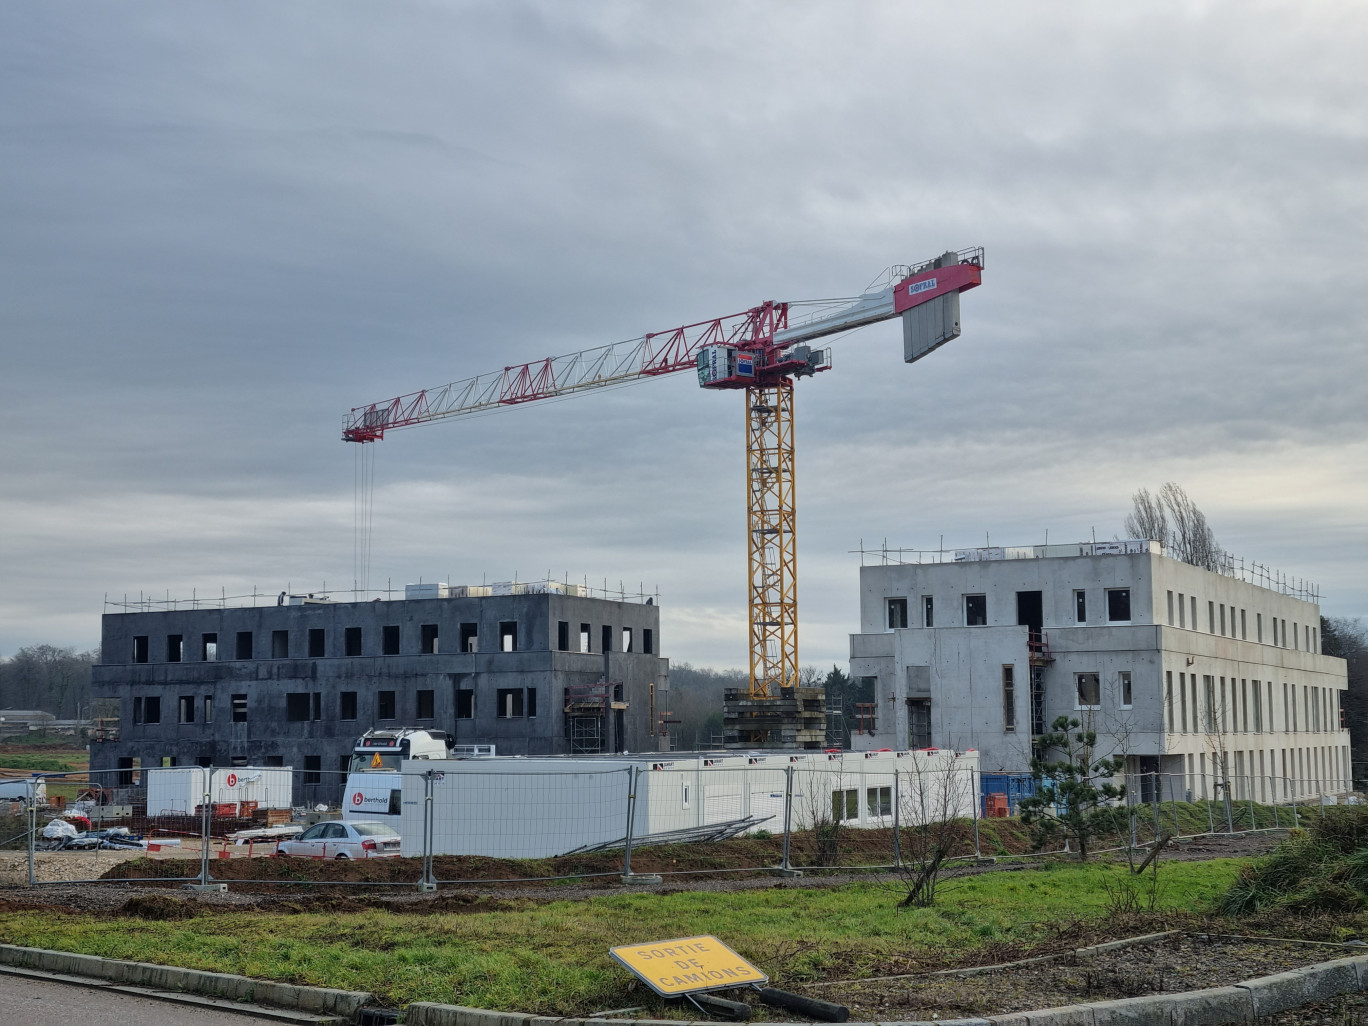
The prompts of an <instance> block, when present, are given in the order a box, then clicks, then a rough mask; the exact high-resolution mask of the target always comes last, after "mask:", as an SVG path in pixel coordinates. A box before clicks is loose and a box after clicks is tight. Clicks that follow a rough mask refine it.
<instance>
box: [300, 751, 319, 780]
mask: <svg viewBox="0 0 1368 1026" xmlns="http://www.w3.org/2000/svg"><path fill="white" fill-rule="evenodd" d="M322 771H323V756H321V755H306V756H304V783H306V784H317V783H321V782H322V780H323V772H322Z"/></svg>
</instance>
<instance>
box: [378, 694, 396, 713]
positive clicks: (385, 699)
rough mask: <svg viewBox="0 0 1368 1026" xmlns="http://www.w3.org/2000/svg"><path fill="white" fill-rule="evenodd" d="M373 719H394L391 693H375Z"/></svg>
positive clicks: (392, 695)
mask: <svg viewBox="0 0 1368 1026" xmlns="http://www.w3.org/2000/svg"><path fill="white" fill-rule="evenodd" d="M375 718H376V719H377V720H392V719H394V692H393V691H377V692H376V693H375Z"/></svg>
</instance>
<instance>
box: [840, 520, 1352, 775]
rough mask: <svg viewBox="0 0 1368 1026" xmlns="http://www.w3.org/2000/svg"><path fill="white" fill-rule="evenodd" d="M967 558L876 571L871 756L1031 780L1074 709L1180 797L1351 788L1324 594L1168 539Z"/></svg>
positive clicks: (866, 592) (863, 582) (1340, 664)
mask: <svg viewBox="0 0 1368 1026" xmlns="http://www.w3.org/2000/svg"><path fill="white" fill-rule="evenodd" d="M955 556H956V558H955V561H953V562H934V563H889V564H887V565H879V566H865V567H861V569H860V633H859V634H854V635H852V636H851V639H850V655H851V674H852V676H862V677H867V678H873V679H874V684H875V694H876V701H875V702H874V703H873V708H872V709H869V710H867V716H866V717H865V719H863V720H861V719H860V718H859V717H855V718H853V719H852V723H853V724H855V725H856V727H857V729H858V730H859V733H857V734H856V735H855V736H854V738H853V741H854V745H855V747H857V748H864V749H878V748H884V747H888V748H900V747H904V746H908V747H913V748H917V747H923V746H937V747H948V748H959V749H965V748H974V749H977V750H978V751H979V753H980V764H981V766H982V769H983V771H984V772H985V773H992V772H1007V773H1023V772H1027V771H1028V770H1029V767H1030V760H1031V756H1032V752H1033V749H1034V739H1035V738H1036V737H1038V736H1039V735H1040V734H1042V733H1045V732H1047V731H1049V730H1050V729H1051V724H1052V723H1053V722H1054V720H1055V719H1056V718H1057V717H1059V716H1062V715H1067V716H1069V717H1074V718H1078V719H1079V720H1080V721H1081V722H1083V723H1085V724H1087V725H1088V726H1090V727H1092V728H1093V729H1095V730H1097V731H1098V733H1099V735H1100V736H1101V738H1102V743H1101V744H1100V745H1099V748H1098V754H1099V755H1111V754H1117V755H1124V756H1125V758H1126V764H1127V770H1128V771H1129V772H1132V773H1142V774H1148V773H1158V774H1162V775H1163V776H1161V777H1157V778H1150V779H1151V781H1153V780H1159V781H1162V783H1161V787H1162V788H1163V795H1164V797H1166V798H1167V797H1170V796H1176V797H1180V798H1181V797H1185V796H1186V795H1191V796H1193V797H1196V798H1200V797H1202V796H1204V795H1206V796H1210V797H1217V795H1218V791H1219V789H1220V786H1223V785H1224V783H1225V782H1229V785H1230V788H1231V792H1230V793H1231V796H1232V797H1233V798H1237V799H1238V798H1252V799H1255V800H1259V801H1270V800H1273V799H1275V798H1276V799H1278V800H1284V799H1288V798H1296V797H1306V796H1310V795H1314V794H1317V793H1335V792H1338V791H1343V790H1346V789H1348V787H1349V785H1350V761H1349V733H1348V730H1347V728H1346V727H1345V725H1344V724H1345V722H1346V721H1345V719H1344V716H1343V709H1344V693H1345V689H1346V687H1347V674H1346V665H1345V662H1344V660H1342V659H1338V658H1333V657H1330V656H1325V655H1322V654H1320V609H1319V606H1318V605H1317V604H1316V603H1315V602H1312V601H1308V600H1307V597H1298V596H1297V595H1292V594H1285V593H1283V591H1282V590H1279V589H1274V588H1271V587H1265V586H1263V585H1261V584H1258V583H1252V582H1251V581H1247V580H1244V579H1242V578H1241V577H1238V576H1228V575H1225V574H1220V573H1214V572H1211V571H1207V570H1203V569H1200V568H1198V567H1195V566H1191V565H1189V564H1187V563H1183V562H1180V561H1178V560H1175V559H1170V558H1168V557H1166V556H1164V555H1163V554H1162V552H1161V550H1160V546H1159V545H1158V544H1157V543H1155V542H1145V541H1131V542H1112V543H1105V544H1078V545H1051V546H1032V547H1023V548H1006V549H1003V548H993V549H974V550H961V551H960V552H957V553H956V554H955Z"/></svg>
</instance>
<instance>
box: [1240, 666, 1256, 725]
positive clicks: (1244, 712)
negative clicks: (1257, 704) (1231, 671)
mask: <svg viewBox="0 0 1368 1026" xmlns="http://www.w3.org/2000/svg"><path fill="white" fill-rule="evenodd" d="M1254 683H1255V685H1257V684H1258V683H1259V682H1258V681H1255V682H1254ZM1240 730H1242V731H1243V732H1244V733H1246V734H1248V733H1249V681H1248V680H1246V679H1244V678H1241V679H1240Z"/></svg>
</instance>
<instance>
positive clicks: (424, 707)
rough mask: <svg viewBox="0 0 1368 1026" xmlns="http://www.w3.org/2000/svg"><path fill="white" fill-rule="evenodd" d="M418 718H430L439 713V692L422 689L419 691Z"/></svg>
mask: <svg viewBox="0 0 1368 1026" xmlns="http://www.w3.org/2000/svg"><path fill="white" fill-rule="evenodd" d="M417 697H418V718H419V719H420V720H430V719H432V718H433V717H434V716H436V715H437V692H435V691H430V690H427V689H422V690H420V691H418V692H417Z"/></svg>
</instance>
